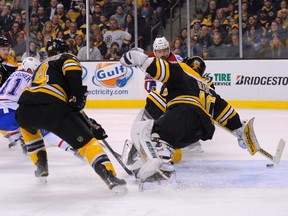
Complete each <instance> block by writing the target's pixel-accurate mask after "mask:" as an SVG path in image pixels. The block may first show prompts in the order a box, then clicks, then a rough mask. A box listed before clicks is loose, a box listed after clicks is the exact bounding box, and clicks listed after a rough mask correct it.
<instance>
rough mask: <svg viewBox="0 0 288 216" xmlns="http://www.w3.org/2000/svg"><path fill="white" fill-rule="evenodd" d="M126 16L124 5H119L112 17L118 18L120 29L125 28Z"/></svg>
mask: <svg viewBox="0 0 288 216" xmlns="http://www.w3.org/2000/svg"><path fill="white" fill-rule="evenodd" d="M125 16H126V14H124V10H123V7H122V5H119V6H117V8H116V13H115V14H113V15H112V16H111V17H110V19H116V20H117V23H118V27H119V28H120V29H124V23H125Z"/></svg>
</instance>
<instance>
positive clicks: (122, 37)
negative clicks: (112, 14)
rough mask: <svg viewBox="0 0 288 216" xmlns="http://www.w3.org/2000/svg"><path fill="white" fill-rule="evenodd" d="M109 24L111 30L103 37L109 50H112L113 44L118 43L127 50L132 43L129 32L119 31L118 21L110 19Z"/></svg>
mask: <svg viewBox="0 0 288 216" xmlns="http://www.w3.org/2000/svg"><path fill="white" fill-rule="evenodd" d="M109 24H110V30H107V31H106V33H105V34H104V35H103V38H104V41H105V42H106V44H107V48H111V44H112V43H113V42H117V43H118V44H119V46H120V47H121V48H124V49H125V50H127V49H128V48H129V44H130V42H131V35H130V34H129V33H128V32H126V31H123V30H121V29H119V27H118V23H117V20H116V19H110V20H109Z"/></svg>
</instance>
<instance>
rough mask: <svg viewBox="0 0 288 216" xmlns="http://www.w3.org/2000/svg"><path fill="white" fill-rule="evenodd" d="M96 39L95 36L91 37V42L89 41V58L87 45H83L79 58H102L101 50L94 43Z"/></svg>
mask: <svg viewBox="0 0 288 216" xmlns="http://www.w3.org/2000/svg"><path fill="white" fill-rule="evenodd" d="M94 43H95V39H94V37H90V43H89V55H90V57H89V59H88V58H87V46H84V47H82V48H81V49H80V50H79V52H78V54H77V57H78V59H79V60H101V53H100V50H99V49H98V48H97V47H96V46H95V45H94Z"/></svg>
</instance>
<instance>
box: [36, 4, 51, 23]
mask: <svg viewBox="0 0 288 216" xmlns="http://www.w3.org/2000/svg"><path fill="white" fill-rule="evenodd" d="M37 14H38V17H39V22H41V23H43V24H44V23H45V22H47V21H50V19H49V18H48V17H47V16H46V14H45V9H44V7H42V6H39V7H38V10H37Z"/></svg>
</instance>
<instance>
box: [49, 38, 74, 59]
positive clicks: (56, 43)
mask: <svg viewBox="0 0 288 216" xmlns="http://www.w3.org/2000/svg"><path fill="white" fill-rule="evenodd" d="M46 51H47V53H48V56H49V57H50V56H53V55H57V54H60V53H65V52H68V51H69V46H68V44H67V43H66V42H65V41H64V40H62V39H58V38H55V39H52V40H49V41H48V43H47V46H46Z"/></svg>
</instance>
